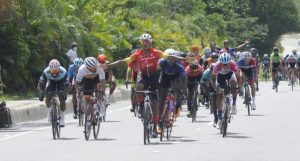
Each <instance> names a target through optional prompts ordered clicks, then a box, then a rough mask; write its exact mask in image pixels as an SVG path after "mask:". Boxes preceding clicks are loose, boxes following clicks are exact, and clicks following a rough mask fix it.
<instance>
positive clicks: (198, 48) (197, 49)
mask: <svg viewBox="0 0 300 161" xmlns="http://www.w3.org/2000/svg"><path fill="white" fill-rule="evenodd" d="M199 50H200V46H198V45H193V46H192V51H199Z"/></svg>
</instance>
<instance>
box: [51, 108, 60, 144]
mask: <svg viewBox="0 0 300 161" xmlns="http://www.w3.org/2000/svg"><path fill="white" fill-rule="evenodd" d="M51 125H52V136H53V139H54V140H55V139H56V138H58V137H56V134H57V131H58V123H57V110H56V105H55V104H54V105H53V107H52V110H51Z"/></svg>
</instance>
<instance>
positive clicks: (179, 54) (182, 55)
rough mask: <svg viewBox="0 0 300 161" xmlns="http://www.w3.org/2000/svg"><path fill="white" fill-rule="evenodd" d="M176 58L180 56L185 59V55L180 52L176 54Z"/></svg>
mask: <svg viewBox="0 0 300 161" xmlns="http://www.w3.org/2000/svg"><path fill="white" fill-rule="evenodd" d="M178 56H181V57H183V58H185V57H186V53H184V52H182V51H180V52H178Z"/></svg>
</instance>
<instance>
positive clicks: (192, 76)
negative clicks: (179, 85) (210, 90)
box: [185, 61, 203, 117]
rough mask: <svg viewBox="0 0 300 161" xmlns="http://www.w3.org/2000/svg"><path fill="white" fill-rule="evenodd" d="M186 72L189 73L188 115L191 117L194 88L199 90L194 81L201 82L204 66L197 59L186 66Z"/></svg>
mask: <svg viewBox="0 0 300 161" xmlns="http://www.w3.org/2000/svg"><path fill="white" fill-rule="evenodd" d="M185 72H186V75H187V84H188V86H187V87H188V95H187V104H188V113H187V117H191V106H192V99H193V93H194V90H198V88H195V85H194V83H198V82H200V80H201V77H202V74H203V68H202V66H201V65H200V64H199V63H198V62H197V61H193V62H191V63H190V64H189V66H187V67H186V68H185ZM196 86H197V85H196ZM197 87H198V86H197ZM196 110H197V109H196Z"/></svg>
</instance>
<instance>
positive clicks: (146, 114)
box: [143, 102, 151, 145]
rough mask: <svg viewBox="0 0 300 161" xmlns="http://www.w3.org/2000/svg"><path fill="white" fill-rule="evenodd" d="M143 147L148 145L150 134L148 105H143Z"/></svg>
mask: <svg viewBox="0 0 300 161" xmlns="http://www.w3.org/2000/svg"><path fill="white" fill-rule="evenodd" d="M143 122H144V145H146V144H147V143H150V132H151V126H150V122H151V113H150V106H149V103H147V102H145V103H144V118H143Z"/></svg>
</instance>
